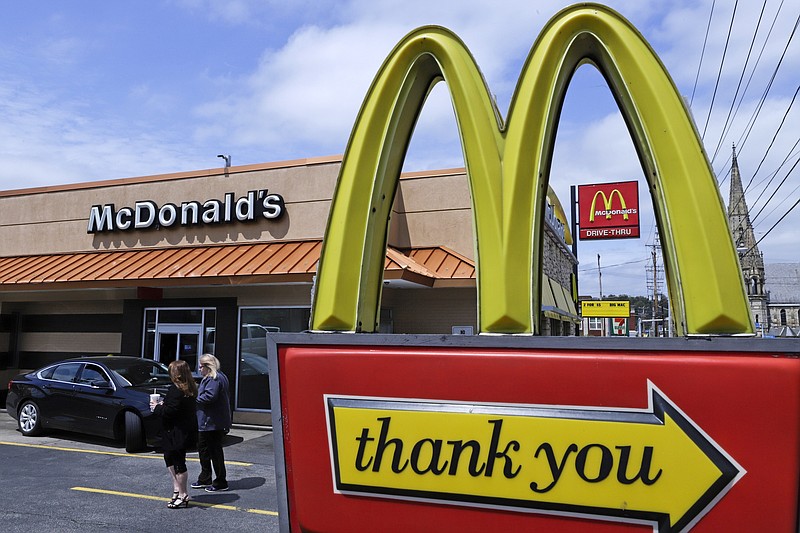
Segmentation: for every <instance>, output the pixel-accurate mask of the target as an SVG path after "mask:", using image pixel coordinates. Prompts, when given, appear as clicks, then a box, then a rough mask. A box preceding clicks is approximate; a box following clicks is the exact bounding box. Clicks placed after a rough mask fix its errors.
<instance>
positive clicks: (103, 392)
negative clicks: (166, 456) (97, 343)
mask: <svg viewBox="0 0 800 533" xmlns="http://www.w3.org/2000/svg"><path fill="white" fill-rule="evenodd" d="M170 383H171V382H170V379H169V370H168V369H167V367H166V366H164V365H162V364H161V363H158V362H156V361H152V360H150V359H143V358H140V357H124V356H100V357H84V358H80V359H69V360H66V361H61V362H58V363H53V364H50V365H47V366H45V367H43V368H41V369H39V370H36V371H33V372H30V373H28V374H21V375H19V376H17V377H15V378H14V379H13V380H11V381H10V382H9V384H8V397H7V398H6V409H7V410H8V414H9V415H11V416H12V417H13V418H15V419H16V420H17V423H18V425H19V430H20V431H21V432H22V434H23V435H30V436H34V435H39V434H41V433H43V432H44V431H45V430H46V429H62V430H66V431H73V432H76V433H84V434H89V435H97V436H100V437H107V438H111V439H116V440H121V439H124V441H125V449H126V450H127V451H128V452H135V451H139V450H142V449H144V448H146V446H147V444H148V443H155V442H156V441H157V439H158V430H159V428H160V422H159V420H158V417H156V416H153V414H152V413H151V411H150V394H153V393H159V394H161V395H162V396H163V395H164V394H165V393H166V390H167V387H168V386H169V384H170Z"/></svg>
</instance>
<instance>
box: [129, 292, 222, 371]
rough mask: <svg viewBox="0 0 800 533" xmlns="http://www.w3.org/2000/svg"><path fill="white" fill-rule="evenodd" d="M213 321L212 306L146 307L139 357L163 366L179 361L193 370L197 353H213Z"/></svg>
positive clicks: (195, 367)
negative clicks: (140, 355) (185, 363)
mask: <svg viewBox="0 0 800 533" xmlns="http://www.w3.org/2000/svg"><path fill="white" fill-rule="evenodd" d="M216 321H217V313H216V309H214V308H198V307H194V308H164V307H154V308H146V309H145V310H144V338H143V340H142V357H144V358H147V359H153V360H155V361H160V362H162V363H164V364H165V365H166V364H169V363H170V362H171V361H175V360H183V361H186V362H187V363H188V364H189V368H191V369H192V371H193V372H196V371H198V368H197V363H198V359H199V358H200V354H202V353H204V352H209V353H214V333H215V330H216Z"/></svg>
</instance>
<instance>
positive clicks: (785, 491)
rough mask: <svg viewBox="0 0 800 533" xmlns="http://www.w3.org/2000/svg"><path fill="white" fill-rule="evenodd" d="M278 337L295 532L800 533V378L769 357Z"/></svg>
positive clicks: (749, 348)
mask: <svg viewBox="0 0 800 533" xmlns="http://www.w3.org/2000/svg"><path fill="white" fill-rule="evenodd" d="M608 341H609V342H607V343H605V342H604V343H598V341H597V339H582V338H574V337H572V338H568V339H558V338H546V337H543V338H536V337H527V338H519V337H518V338H514V337H464V336H453V337H442V336H436V337H434V336H411V335H404V336H397V335H394V336H392V335H364V336H362V335H319V334H313V333H311V334H276V335H274V336H271V340H270V342H271V345H270V364H271V368H270V374H271V376H273V377H276V378H277V379H275V380H273V384H275V385H277V386H273V388H272V406H273V420H275V421H278V420H279V421H280V422H279V423H278V422H276V424H275V446H276V454H277V458H278V461H277V469H278V471H277V479H278V482H279V485H281V487H280V490H279V494H280V495H281V497H282V498H283V499H282V501H281V507H280V520H281V525H282V529H283V530H284V531H325V532H347V533H358V532H373V531H382V532H387V531H388V532H393V531H398V532H408V531H432V530H435V531H458V532H464V531H476V532H477V531H479V532H485V531H548V532H567V531H568V532H585V531H593V532H597V531H600V532H612V531H623V530H624V531H642V532H651V531H658V532H659V533H665V532H675V531H688V530H690V529H691V530H693V531H698V532H717V531H770V532H795V531H797V525H798V516H797V502H798V484H799V483H800V390H799V389H800V358H798V357H797V356H798V351H797V350H796V349H797V348H798V344H797V343H794V342H791V341H789V342H790V343H791V347H790V346H788V345H786V347H787V348H790V349H792V350H794V351H793V353H781V352H777V351H774V349H775V348H776V347H777V344H776V343H775V342H770V341H765V340H761V339H732V338H707V339H703V340H702V341H697V342H696V343H695V342H693V341H691V340H689V341H687V340H686V339H659V340H655V339H654V340H653V342H652V343H648V344H647V345H646V346H645V345H644V344H641V343H635V344H632V343H630V341H629V340H628V339H613V338H609V339H608Z"/></svg>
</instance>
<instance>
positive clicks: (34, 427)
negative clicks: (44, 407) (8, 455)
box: [17, 402, 42, 437]
mask: <svg viewBox="0 0 800 533" xmlns="http://www.w3.org/2000/svg"><path fill="white" fill-rule="evenodd" d="M18 414H19V416H18V419H17V423H18V425H19V430H20V432H22V434H23V435H25V436H26V437H35V436H36V435H39V434H41V433H42V413H41V411H39V406H38V405H36V404H35V403H33V402H25V403H24V404H22V407H20V408H19V411H18Z"/></svg>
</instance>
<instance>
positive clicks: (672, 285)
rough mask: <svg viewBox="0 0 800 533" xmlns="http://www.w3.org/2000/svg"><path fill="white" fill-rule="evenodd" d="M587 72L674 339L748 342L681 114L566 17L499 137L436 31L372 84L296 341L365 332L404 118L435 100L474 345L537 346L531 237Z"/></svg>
mask: <svg viewBox="0 0 800 533" xmlns="http://www.w3.org/2000/svg"><path fill="white" fill-rule="evenodd" d="M584 63H591V64H594V65H595V66H596V67H597V68H598V69H599V70H600V71H601V73H602V74H603V75H604V77H605V79H606V80H607V81H608V83H609V87H610V89H611V91H612V92H613V94H614V95H615V97H616V99H617V101H618V102H619V104H620V110H621V112H622V115H623V117H624V118H625V121H626V123H627V125H628V129H629V130H630V132H631V135H632V138H633V141H634V144H635V146H636V149H637V152H638V154H639V158H640V160H641V163H642V166H643V170H644V171H645V174H646V177H647V181H648V183H649V186H650V191H651V194H652V195H653V203H654V205H655V210H656V217H657V222H658V226H659V230H660V234H661V242H662V246H663V252H664V260H665V267H666V272H667V283H668V287H669V293H670V298H671V303H672V310H673V318H674V319H675V322H676V324H677V330H678V333H679V334H680V335H686V334H690V335H691V334H738V333H752V331H753V326H752V320H751V318H750V314H749V309H748V305H747V299H746V295H745V292H744V285H743V281H742V276H741V271H740V269H739V265H738V261H737V258H736V253H735V249H734V247H733V243H732V241H731V237H730V233H729V230H728V225H727V221H726V217H725V212H724V207H723V204H722V200H721V198H720V195H719V192H718V189H717V185H716V180H715V178H714V175H713V172H712V170H711V167H710V165H709V163H708V160H707V159H706V156H705V153H704V151H703V147H702V143H701V141H700V139H699V136H698V134H697V131H696V129H695V127H694V124H693V123H692V121H691V119H690V118H689V113H688V111H687V109H686V107H685V104H684V102H683V99H682V98H681V96H680V94H679V93H678V91H677V89H676V88H675V85H674V84H673V82H672V79H671V78H670V77H669V75H668V73H667V72H666V70H665V69H664V66H663V65H662V64H661V62H660V61H659V59H658V58H657V57H656V55H655V53H654V52H653V50H652V49H651V48H650V46H649V45H648V44H647V42H646V41H645V40H644V38H643V37H642V36H641V35H640V34H639V33H638V31H637V30H636V29H635V28H634V27H633V26H632V25H631V24H630V23H629V22H628V21H627V20H625V19H624V18H623V17H621V16H620V15H619V14H618V13H616V12H615V11H613V10H612V9H609V8H607V7H605V6H601V5H594V4H580V5H575V6H572V7H569V8H566V9H564V10H562V11H561V12H559V13H558V14H556V15H555V16H554V17H553V18H552V19H551V20H550V21H549V22H548V23H547V25H546V26H545V27H544V29H543V30H542V32H541V34H540V35H539V37H538V39H537V40H536V42H535V43H534V45H533V48H532V49H531V52H530V54H529V55H528V58H527V60H526V62H525V65H524V67H523V69H522V73H521V75H520V79H519V81H518V84H517V88H516V91H515V93H514V96H513V98H512V100H511V106H510V109H509V115H508V120H507V121H506V123H503V120H502V118H501V116H500V113H499V112H498V110H497V109H496V107H495V105H494V103H493V99H492V98H491V96H490V92H489V90H488V89H487V87H486V84H485V82H484V79H483V77H482V75H481V73H480V71H479V70H478V67H477V65H476V64H475V61H474V59H473V58H472V56H471V55H470V53H469V51H468V50H467V48H466V46H465V45H464V44H463V43H462V42H461V41H460V40H459V39H458V37H457V36H456V35H454V34H453V33H451V32H450V31H448V30H447V29H444V28H441V27H436V26H428V27H422V28H419V29H417V30H415V31H413V32H411V33H410V34H408V35H407V36H406V37H405V38H403V40H401V41H400V43H398V44H397V46H396V47H395V48H394V49H393V50H392V52H391V53H390V54H389V56H388V58H387V59H386V61H385V62H384V64H383V65H382V66H381V68H380V70H379V71H378V73H377V75H376V77H375V80H374V81H373V83H372V86H371V87H370V89H369V92H368V93H367V96H366V98H365V100H364V103H363V105H362V107H361V110H360V112H359V115H358V118H357V119H356V122H355V125H354V127H353V131H352V133H351V136H350V140H349V142H348V146H347V150H346V152H345V155H344V160H343V161H342V167H341V170H340V174H339V180H338V183H337V186H336V191H335V194H334V198H333V202H332V205H331V212H330V216H329V219H328V227H327V230H326V235H325V240H324V248H323V252H322V257H321V259H320V264H319V267H318V271H317V272H318V274H317V276H318V279H317V286H316V289H315V295H314V305H313V309H312V323H311V327H312V329H314V330H326V331H365V332H369V331H376V330H377V321H378V312H379V308H380V294H381V287H382V285H383V284H382V283H381V280H382V275H383V267H384V260H385V250H386V240H387V234H388V220H389V213H390V210H391V206H392V202H393V199H394V193H395V190H396V187H397V183H398V179H399V175H400V171H401V168H402V162H403V158H404V156H405V152H406V148H407V146H408V143H409V140H410V137H411V134H412V131H413V128H414V124H415V121H416V118H417V116H418V114H419V112H420V110H421V108H422V105H423V103H424V101H425V98H426V96H427V95H428V93H429V91H430V90H431V88H432V87H433V85H434V84H435V83H437V82H438V81H440V80H442V79H443V80H444V81H445V82H446V84H447V86H448V88H449V91H450V96H451V99H452V102H453V107H454V109H455V114H456V122H457V125H458V129H459V134H460V137H461V143H462V148H463V152H464V160H465V164H466V169H467V176H468V179H469V183H470V190H471V195H472V207H473V216H474V220H475V240H476V264H477V284H478V314H479V330H480V331H481V332H485V333H486V332H489V333H537V327H538V316H539V311H540V306H541V302H540V295H541V282H542V270H541V265H542V221H543V211H544V205H545V196H546V193H547V188H548V179H549V172H550V163H551V159H552V153H553V143H554V140H555V132H556V125H557V121H558V118H559V114H560V111H561V105H562V103H563V100H564V95H565V93H566V90H567V86H568V84H569V81H570V79H571V77H572V74H573V73H574V71H575V69H576V68H577V67H578V66H580V65H582V64H584Z"/></svg>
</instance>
